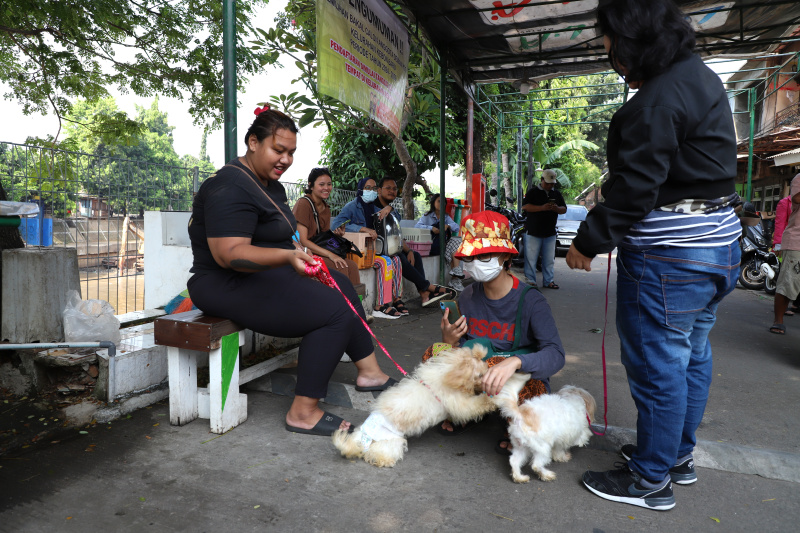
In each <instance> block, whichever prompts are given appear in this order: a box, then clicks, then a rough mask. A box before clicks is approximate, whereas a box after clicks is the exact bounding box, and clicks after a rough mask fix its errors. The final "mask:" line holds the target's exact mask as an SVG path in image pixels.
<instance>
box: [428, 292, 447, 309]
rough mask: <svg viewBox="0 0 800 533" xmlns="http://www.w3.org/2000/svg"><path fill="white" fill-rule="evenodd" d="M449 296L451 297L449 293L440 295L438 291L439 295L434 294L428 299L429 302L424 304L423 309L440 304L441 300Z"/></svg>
mask: <svg viewBox="0 0 800 533" xmlns="http://www.w3.org/2000/svg"><path fill="white" fill-rule="evenodd" d="M448 295H449V293H447V292H442V293H439V292H438V291H437V293H435V294H434V293H433V292H432V293H431V295H430V297H428V301H426V302H422V307H428V306H429V305H431V304H432V303H435V302H438V301H439V300H441V299H442V298H444V297H445V296H448Z"/></svg>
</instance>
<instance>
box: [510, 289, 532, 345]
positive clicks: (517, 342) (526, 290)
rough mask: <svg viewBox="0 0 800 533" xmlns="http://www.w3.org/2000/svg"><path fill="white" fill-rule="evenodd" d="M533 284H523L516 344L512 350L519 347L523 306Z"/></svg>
mask: <svg viewBox="0 0 800 533" xmlns="http://www.w3.org/2000/svg"><path fill="white" fill-rule="evenodd" d="M530 288H531V286H530V285H528V284H525V285H523V287H522V294H520V295H519V304H517V319H516V321H515V322H514V344H513V345H512V346H511V351H514V350H516V349H517V348H519V342H520V339H521V338H522V335H521V334H520V329H519V328H520V327H521V326H522V308H523V307H524V306H525V295H526V294H527V293H528V291H529V290H530Z"/></svg>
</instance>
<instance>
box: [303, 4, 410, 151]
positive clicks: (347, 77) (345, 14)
mask: <svg viewBox="0 0 800 533" xmlns="http://www.w3.org/2000/svg"><path fill="white" fill-rule="evenodd" d="M408 50H409V43H408V32H407V31H406V29H405V28H404V27H403V25H402V24H401V23H400V20H399V19H398V18H397V16H396V15H395V14H394V13H393V12H392V11H391V10H390V9H389V7H388V6H387V5H386V4H385V3H383V2H382V1H381V0H318V1H317V57H318V62H317V87H318V89H319V91H320V92H321V93H323V94H327V95H328V96H331V97H333V98H336V99H337V100H339V101H341V102H343V103H345V104H347V105H349V106H352V107H355V108H358V109H360V110H362V111H364V112H365V113H368V114H369V116H370V118H372V119H374V120H376V121H377V122H379V123H380V124H383V125H384V126H386V127H387V128H388V129H389V130H390V131H391V132H392V133H394V134H395V135H400V120H401V118H402V114H403V99H404V98H405V91H406V83H407V78H408Z"/></svg>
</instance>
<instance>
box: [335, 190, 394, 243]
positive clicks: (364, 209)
mask: <svg viewBox="0 0 800 533" xmlns="http://www.w3.org/2000/svg"><path fill="white" fill-rule="evenodd" d="M377 199H378V184H377V182H376V181H375V180H374V179H372V178H362V179H360V180H359V181H358V185H357V188H356V198H355V199H354V200H350V201H349V202H347V203H346V204H345V205H344V207H343V208H342V210H341V211H339V214H338V215H336V216H335V217H334V218H333V220H332V221H331V227H332V228H338V227H339V226H341V225H342V224H344V223H345V222H347V224H345V226H344V229H345V231H349V232H351V233H359V232H360V233H366V234H367V235H369V236H370V237H371V238H373V239H375V238H377V237H378V234H377V233H375V230H374V229H372V228H370V227H369V226H368V224H367V220H371V219H372V215H373V214H375V213H376V212H378V211H381V212H383V213H385V214H384V215H383V216H386V215H387V214H389V211H390V210H391V208H384V209H379V208H378V207H377V204H376V203H375V200H377ZM383 216H382V217H381V218H383ZM348 221H349V222H348Z"/></svg>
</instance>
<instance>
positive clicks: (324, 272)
mask: <svg viewBox="0 0 800 533" xmlns="http://www.w3.org/2000/svg"><path fill="white" fill-rule="evenodd" d="M311 257H313V258H314V261H316V262H317V264H316V265H311V264H309V263H306V274H307V275H308V276H309V277H311V278H316V279H318V280H319V281H320V282H322V284H323V285H327V286H328V287H331V288H333V289H336V290H337V291H339V294H341V295H342V297H343V298H344V301H345V302H347V305H349V306H350V309H352V310H353V313H355V314H356V316H357V317H358V319H359V320H360V321H361V323H362V324H364V327H365V328H367V331H369V334H370V335H372V338H373V339H375V342H377V343H378V346H380V347H381V350H383V353H385V354H386V357H388V358H389V359H390V360H391V361H392V363H394V366H396V367H397V370H399V371H400V372H401V373H402V374H403V375H404V376H408V372H406V371H405V370H403V367H401V366H400V365H399V364H397V361H395V360H394V359H392V356H391V355H389V352H388V350H386V347H385V346H384V345H383V344H382V343H381V341H379V340H378V337H376V336H375V334H374V333H373V332H372V330H371V329H370V327H369V325H368V324H367V321H366V320H364V319H363V318H361V315H359V314H358V311H356V308H355V307H354V306H353V303H352V302H351V301H350V299H349V298H348V297H347V296H345V295H344V293H343V292H342V289H340V288H339V285H338V284H337V283H336V280H334V279H333V276H331V273H330V271H329V270H328V266H327V265H326V264H325V261H323V260H322V258H321V257H319V256H317V255H311ZM437 399H438V398H437ZM440 401H441V400H440Z"/></svg>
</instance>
